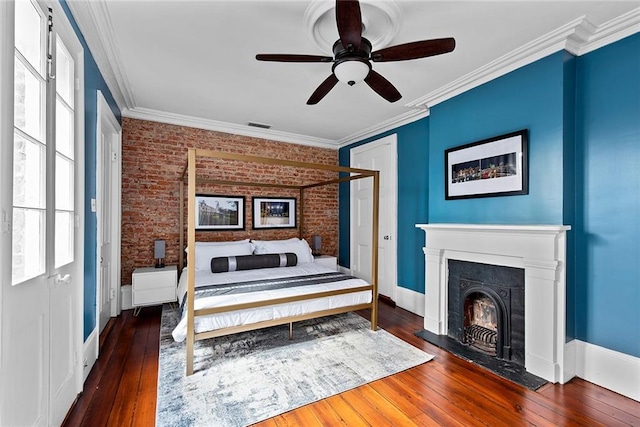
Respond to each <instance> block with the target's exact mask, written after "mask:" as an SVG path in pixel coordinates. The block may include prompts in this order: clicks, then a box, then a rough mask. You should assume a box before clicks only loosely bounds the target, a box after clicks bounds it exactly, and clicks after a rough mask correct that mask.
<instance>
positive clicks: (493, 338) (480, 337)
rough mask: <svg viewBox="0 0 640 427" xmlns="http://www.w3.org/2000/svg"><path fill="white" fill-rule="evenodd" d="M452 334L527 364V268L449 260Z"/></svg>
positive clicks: (495, 354)
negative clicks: (525, 354) (525, 349)
mask: <svg viewBox="0 0 640 427" xmlns="http://www.w3.org/2000/svg"><path fill="white" fill-rule="evenodd" d="M448 267H449V268H448V270H449V275H448V281H447V283H448V290H447V293H448V310H447V312H448V314H447V317H448V325H449V328H448V336H449V337H451V338H453V339H455V340H456V341H458V342H460V343H462V344H464V345H467V346H469V347H471V348H472V349H475V350H476V351H478V352H480V353H482V354H486V355H489V356H493V357H497V358H499V359H503V360H510V361H513V362H515V363H517V364H519V365H522V366H524V269H522V268H513V267H504V266H499V265H490V264H482V263H475V262H467V261H459V260H453V259H451V260H449V265H448Z"/></svg>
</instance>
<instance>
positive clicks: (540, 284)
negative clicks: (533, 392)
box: [416, 223, 575, 383]
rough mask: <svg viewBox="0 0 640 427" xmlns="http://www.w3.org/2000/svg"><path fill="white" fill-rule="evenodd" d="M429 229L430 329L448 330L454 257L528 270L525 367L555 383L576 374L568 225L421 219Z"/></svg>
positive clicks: (426, 250)
mask: <svg viewBox="0 0 640 427" xmlns="http://www.w3.org/2000/svg"><path fill="white" fill-rule="evenodd" d="M416 227H417V228H420V229H422V230H424V232H425V234H426V236H425V246H424V248H423V251H424V254H425V316H424V327H425V329H426V330H428V331H430V332H433V333H435V334H438V335H447V333H448V317H447V316H448V313H447V307H448V304H447V292H448V289H447V288H448V262H449V259H455V260H460V261H468V262H478V263H484V264H493V265H502V266H507V267H516V268H522V269H524V271H525V368H526V370H527V371H529V372H531V373H532V374H534V375H538V376H540V377H542V378H544V379H546V380H548V381H551V382H561V383H565V382H566V381H568V380H569V379H571V378H572V377H573V376H575V372H574V371H575V368H574V366H573V365H574V364H572V363H565V361H566V360H570V359H571V358H572V357H573V355H570V354H567V353H568V352H569V350H565V347H566V343H565V335H566V318H565V316H566V232H567V231H569V230H570V229H571V227H570V226H566V225H492V224H442V223H440V224H416Z"/></svg>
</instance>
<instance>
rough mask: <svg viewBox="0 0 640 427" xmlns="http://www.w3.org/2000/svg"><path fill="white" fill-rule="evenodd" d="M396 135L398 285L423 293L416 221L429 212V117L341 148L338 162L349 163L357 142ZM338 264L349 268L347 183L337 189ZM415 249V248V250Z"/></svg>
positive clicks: (420, 234)
mask: <svg viewBox="0 0 640 427" xmlns="http://www.w3.org/2000/svg"><path fill="white" fill-rule="evenodd" d="M393 133H395V134H397V139H398V220H397V221H398V236H397V242H398V285H400V286H402V287H404V288H407V289H411V290H414V291H418V292H422V293H424V254H423V253H422V250H420V249H419V248H422V246H424V232H423V231H422V230H419V229H417V228H415V224H418V223H424V222H425V221H426V218H427V212H428V207H429V206H428V203H429V202H428V193H429V176H428V173H427V172H428V171H427V168H426V167H425V165H428V164H429V143H428V139H429V118H428V117H427V118H424V119H421V120H418V121H415V122H413V123H410V124H408V125H405V126H402V127H399V128H397V129H394V130H393V131H390V132H385V133H382V134H380V135H376V136H375V137H373V138H368V139H365V140H363V141H359V142H357V143H354V144H351V145H349V146H346V147H343V148H341V149H340V151H339V153H338V159H339V162H340V165H342V166H349V157H350V154H349V152H350V150H351V149H352V148H355V147H357V146H359V145H363V144H366V143H368V142H371V141H374V140H377V139H380V138H383V137H385V136H387V135H390V134H393ZM339 209H340V212H339V234H340V238H339V248H338V249H339V251H338V252H339V253H338V263H339V264H340V265H342V266H345V267H348V266H349V265H350V260H349V215H350V213H349V183H342V184H340V189H339ZM416 248H418V250H417V251H416Z"/></svg>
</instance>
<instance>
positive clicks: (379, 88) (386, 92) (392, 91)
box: [364, 70, 402, 102]
mask: <svg viewBox="0 0 640 427" xmlns="http://www.w3.org/2000/svg"><path fill="white" fill-rule="evenodd" d="M364 82H365V83H366V84H368V85H369V87H371V89H373V90H374V91H375V92H376V93H377V94H378V95H380V96H381V97H383V98H384V99H386V100H387V101H389V102H396V101H397V100H399V99H400V98H402V95H400V92H398V89H396V88H395V86H393V85H392V84H391V82H390V81H389V80H387V79H385V78H384V77H382V76H381V75H380V74H378V73H376V72H375V71H373V70H370V71H369V75H367V77H366V78H365V79H364Z"/></svg>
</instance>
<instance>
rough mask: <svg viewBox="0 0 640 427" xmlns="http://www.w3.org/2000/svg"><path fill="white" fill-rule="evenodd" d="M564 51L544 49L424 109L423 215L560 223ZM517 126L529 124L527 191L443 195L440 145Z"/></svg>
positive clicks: (442, 147)
mask: <svg viewBox="0 0 640 427" xmlns="http://www.w3.org/2000/svg"><path fill="white" fill-rule="evenodd" d="M563 58H564V54H563V53H561V52H560V53H557V54H554V55H551V56H549V57H546V58H544V59H542V60H539V61H537V62H534V63H533V64H530V65H528V66H526V67H523V68H520V69H518V70H515V71H513V72H511V73H509V74H507V75H505V76H502V77H500V78H498V79H495V80H492V81H490V82H488V83H485V84H483V85H481V86H479V87H476V88H474V89H472V90H470V91H468V92H465V93H463V94H461V95H459V96H456V97H455V98H452V99H450V100H447V101H445V102H443V103H441V104H438V105H436V106H434V107H433V108H432V109H431V116H430V117H431V134H430V138H429V151H430V163H429V183H430V191H429V218H428V222H430V223H437V222H445V223H475V224H560V223H562V222H563V220H564V218H563V211H562V209H563V200H562V195H563V169H562V166H563V109H564V105H563V100H564V92H563V86H564V85H563V83H564V62H563ZM520 129H529V194H528V195H523V196H508V197H489V198H478V199H464V200H445V198H444V151H445V150H446V149H447V148H452V147H456V146H459V145H463V144H467V143H471V142H474V141H479V140H482V139H486V138H490V137H493V136H498V135H502V134H505V133H509V132H513V131H517V130H520Z"/></svg>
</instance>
